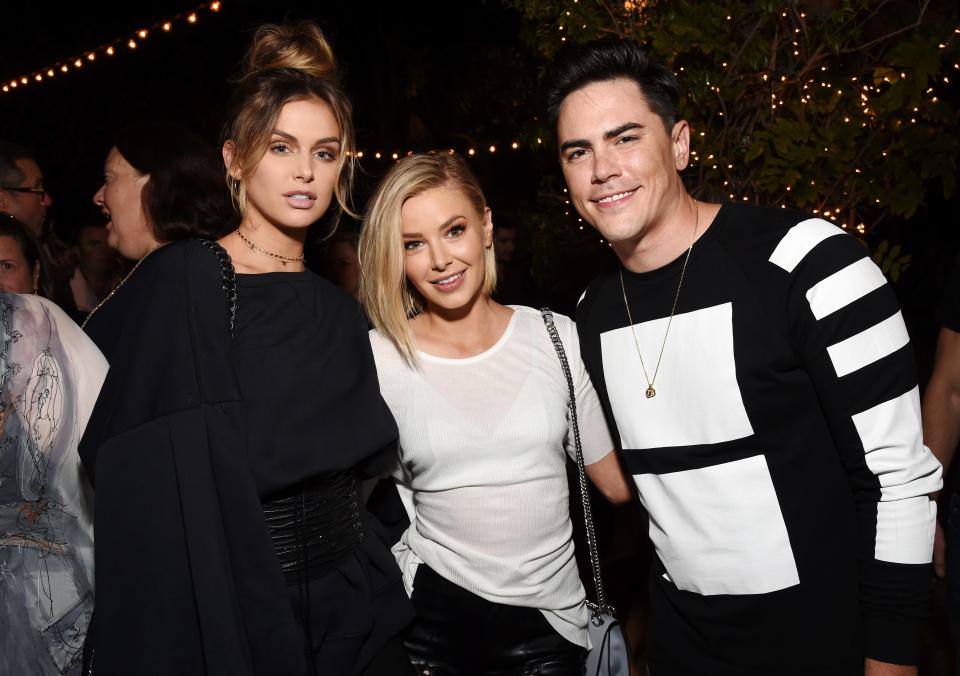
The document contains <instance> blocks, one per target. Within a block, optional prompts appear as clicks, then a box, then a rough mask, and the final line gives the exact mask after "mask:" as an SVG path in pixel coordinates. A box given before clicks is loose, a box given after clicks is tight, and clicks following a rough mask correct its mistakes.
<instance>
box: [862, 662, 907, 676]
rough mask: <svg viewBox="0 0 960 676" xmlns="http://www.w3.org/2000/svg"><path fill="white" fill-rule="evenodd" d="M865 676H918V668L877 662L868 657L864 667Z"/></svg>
mask: <svg viewBox="0 0 960 676" xmlns="http://www.w3.org/2000/svg"><path fill="white" fill-rule="evenodd" d="M863 676H917V668H916V667H908V666H905V665H903V664H890V663H889V662H877V661H876V660H871V659H870V658H869V657H868V658H867V659H866V661H865V662H864V665H863Z"/></svg>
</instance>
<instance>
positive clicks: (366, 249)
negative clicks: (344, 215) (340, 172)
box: [357, 151, 497, 366]
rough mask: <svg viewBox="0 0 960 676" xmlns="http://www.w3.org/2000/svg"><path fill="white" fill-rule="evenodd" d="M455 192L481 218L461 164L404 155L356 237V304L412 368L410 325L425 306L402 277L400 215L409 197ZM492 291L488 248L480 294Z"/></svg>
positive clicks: (493, 267)
mask: <svg viewBox="0 0 960 676" xmlns="http://www.w3.org/2000/svg"><path fill="white" fill-rule="evenodd" d="M441 186H451V187H456V188H458V189H459V190H461V191H463V194H464V195H465V196H466V197H467V199H468V200H469V201H470V204H471V205H472V206H473V208H474V209H476V211H477V213H478V214H479V215H480V216H481V217H482V216H483V214H484V211H486V208H487V200H486V199H485V198H484V196H483V190H482V189H481V188H480V183H479V182H477V179H476V177H475V176H474V175H473V172H472V171H470V167H468V166H467V163H466V162H465V161H464V160H463V158H461V157H459V156H458V155H454V154H451V153H448V152H446V151H444V152H431V153H418V154H414V155H408V156H407V157H404V158H403V159H402V160H400V161H399V162H397V163H396V164H395V165H393V168H392V169H390V171H389V172H387V175H386V176H384V178H383V181H382V182H381V183H380V185H379V187H378V188H377V191H376V192H375V193H374V195H373V197H372V198H371V199H370V204H369V207H368V209H367V215H366V217H365V218H364V220H363V229H362V230H361V232H360V244H359V247H358V250H357V254H358V256H359V258H360V301H361V302H362V303H363V305H364V307H365V308H366V311H367V316H368V317H369V318H370V321H371V322H373V325H374V327H375V328H376V329H377V331H379V332H380V334H381V335H383V336H385V337H387V338H389V339H390V341H391V342H392V343H393V344H394V346H395V347H396V348H397V351H398V352H399V353H400V355H401V356H402V357H403V359H404V361H406V362H407V364H408V365H410V366H416V365H417V364H418V360H417V348H416V342H415V341H414V338H413V332H412V331H411V329H410V319H412V318H413V317H414V316H416V315H417V314H418V313H419V312H421V311H422V310H423V309H424V306H425V304H426V301H425V300H424V298H423V296H422V295H421V294H420V292H419V291H417V289H416V287H414V285H413V284H411V283H410V282H409V281H408V280H407V277H406V274H405V273H404V249H403V236H402V230H401V224H400V210H401V209H402V208H403V205H404V203H406V201H407V200H408V199H410V198H411V197H416V196H417V195H420V194H421V193H424V192H426V191H427V190H430V189H431V188H439V187H441ZM496 286H497V263H496V259H495V258H494V255H493V247H492V246H489V247H486V248H485V249H484V252H483V285H482V286H481V293H483V294H484V295H487V296H489V295H490V294H492V293H493V290H494V289H495V288H496Z"/></svg>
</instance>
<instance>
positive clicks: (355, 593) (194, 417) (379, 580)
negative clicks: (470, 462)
mask: <svg viewBox="0 0 960 676" xmlns="http://www.w3.org/2000/svg"><path fill="white" fill-rule="evenodd" d="M223 158H224V162H225V165H226V180H227V184H228V186H229V188H230V191H231V194H232V197H233V201H234V204H235V206H236V207H237V211H238V212H239V214H240V225H239V227H238V228H237V229H236V230H234V231H232V232H231V233H229V234H227V235H226V236H224V237H222V238H221V239H219V240H218V241H217V242H212V241H209V240H197V239H194V240H188V241H183V242H175V243H171V244H167V245H165V246H163V247H161V248H159V249H157V250H156V251H155V252H154V253H151V254H150V255H149V256H148V257H147V258H146V259H145V260H144V262H143V264H142V265H141V266H140V270H139V271H138V272H137V274H136V275H134V276H133V277H131V278H130V279H129V280H128V281H127V283H126V284H125V285H124V286H123V287H121V288H120V289H119V291H118V292H117V293H116V294H115V295H114V297H113V298H112V299H111V300H110V301H109V302H107V303H106V304H105V305H104V306H103V307H102V308H101V309H100V310H99V312H98V315H97V317H96V319H97V321H96V322H93V323H92V324H91V326H90V330H91V335H92V336H93V337H94V340H95V341H96V342H97V343H98V345H100V346H101V349H102V350H103V351H104V354H105V355H106V357H107V359H108V361H109V362H110V372H109V375H108V377H107V381H106V383H105V385H104V388H103V391H102V393H101V396H100V398H99V400H98V402H97V406H96V408H95V410H94V412H93V415H92V417H91V421H90V424H89V426H88V428H87V433H86V435H85V436H84V439H83V443H82V445H81V453H82V455H83V459H84V463H85V464H86V465H87V467H88V469H89V472H90V474H91V476H92V477H93V479H94V484H95V488H96V491H97V511H96V519H97V520H96V529H97V538H98V540H97V552H96V556H97V566H98V570H97V584H98V588H97V611H96V623H95V631H96V639H95V645H94V646H93V650H92V651H89V652H90V659H89V660H88V665H87V666H88V667H92V673H93V674H101V673H102V674H124V675H125V676H126V675H128V674H147V673H149V674H154V673H156V674H160V673H164V674H178V675H183V674H186V675H192V674H204V675H208V674H224V675H225V676H226V675H228V674H229V675H230V676H233V675H236V674H240V675H261V674H263V675H267V674H269V675H271V676H272V675H275V674H276V675H287V674H294V675H297V676H299V675H301V674H331V675H334V676H337V675H340V674H343V675H344V676H347V675H352V674H366V675H373V674H390V675H395V674H403V673H412V667H411V666H410V663H409V660H408V659H407V657H406V654H405V651H404V649H403V644H402V642H401V640H400V639H399V634H400V632H401V631H402V630H403V628H404V626H405V625H406V624H407V623H408V622H409V620H410V619H411V616H412V611H411V609H410V606H409V602H408V600H407V598H406V594H405V593H404V589H403V585H402V582H401V579H400V572H399V569H398V567H397V565H396V562H395V560H394V559H393V557H392V556H391V554H390V551H389V547H388V545H387V544H385V541H384V540H385V538H384V536H383V534H382V531H381V528H380V527H379V525H378V524H376V522H375V521H374V520H373V519H372V518H371V517H370V516H369V515H368V514H367V513H366V511H365V510H364V508H363V506H362V504H361V501H360V499H359V497H358V495H359V491H358V480H359V479H362V478H364V477H367V476H375V475H378V474H380V473H381V472H382V471H384V468H385V467H386V466H387V464H388V463H389V462H390V459H391V457H392V456H394V454H395V452H396V451H395V446H396V438H397V428H396V424H395V422H394V420H393V418H392V416H391V414H390V411H389V409H388V408H387V406H386V404H385V403H384V401H383V399H382V398H381V396H380V393H379V386H378V382H377V378H376V371H375V368H374V363H373V357H372V354H371V350H370V343H369V340H368V338H367V334H366V321H365V318H364V315H363V314H362V312H361V311H360V309H359V306H358V305H357V304H356V302H355V301H353V299H351V298H350V297H348V296H347V295H346V294H344V293H342V292H341V291H339V290H338V289H336V288H335V287H334V286H333V285H331V284H329V283H328V282H326V281H324V280H323V279H322V278H320V277H319V276H317V275H315V274H314V273H313V272H311V271H309V270H306V269H305V267H304V263H303V246H304V241H305V238H306V234H307V228H308V226H310V225H311V224H312V223H314V222H315V221H317V220H318V219H319V218H320V217H321V216H323V214H324V213H325V212H326V211H327V210H328V207H330V206H331V203H332V202H334V200H335V201H336V204H335V205H334V208H335V209H336V210H337V212H338V214H339V213H340V212H348V213H349V212H350V204H349V194H350V185H351V180H352V175H353V173H352V172H353V159H352V158H353V127H352V122H351V109H350V104H349V101H348V100H347V98H346V96H345V95H344V94H343V91H342V90H341V88H340V85H339V82H338V79H337V70H336V65H335V62H334V58H333V54H332V52H331V50H330V46H329V44H328V43H327V41H326V39H325V37H324V36H323V34H322V32H321V31H320V30H319V29H318V28H317V27H316V26H315V25H313V24H309V23H305V24H297V25H285V26H274V25H266V26H261V27H260V28H259V29H258V30H257V32H256V34H255V35H254V38H253V42H252V45H251V46H250V49H249V51H248V53H247V57H246V60H245V64H244V72H243V75H242V77H241V78H240V80H239V82H238V84H237V87H236V91H235V94H234V97H233V100H232V104H231V107H230V112H229V116H228V120H227V124H226V126H225V130H224V143H223Z"/></svg>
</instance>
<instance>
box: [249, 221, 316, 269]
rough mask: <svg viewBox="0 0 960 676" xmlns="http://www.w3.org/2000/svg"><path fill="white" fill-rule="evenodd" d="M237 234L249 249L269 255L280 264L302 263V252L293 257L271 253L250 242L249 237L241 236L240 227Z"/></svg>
mask: <svg viewBox="0 0 960 676" xmlns="http://www.w3.org/2000/svg"><path fill="white" fill-rule="evenodd" d="M237 234H238V235H240V239H242V240H243V243H244V244H246V245H247V246H248V247H250V250H251V251H256V252H257V253H261V254H263V255H264V256H270V258H275V259H276V260H278V261H280V265H282V266H284V267H286V266H287V263H302V262H303V254H302V253H301V254H300V255H299V256H294V257H292V258H291V257H289V256H281V255H280V254H275V253H273V252H272V251H267V250H266V249H261V248H260V247H258V246H257V245H256V244H254V243H253V242H251V241H250V240H249V239H247V238H246V237H244V236H243V233H242V232H240V228H237Z"/></svg>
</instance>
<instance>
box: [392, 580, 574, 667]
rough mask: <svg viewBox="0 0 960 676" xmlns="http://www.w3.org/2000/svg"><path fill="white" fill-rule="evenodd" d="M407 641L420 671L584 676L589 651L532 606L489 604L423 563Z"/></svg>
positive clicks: (414, 598) (416, 581)
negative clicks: (414, 611)
mask: <svg viewBox="0 0 960 676" xmlns="http://www.w3.org/2000/svg"><path fill="white" fill-rule="evenodd" d="M411 600H412V601H413V606H414V609H415V610H416V619H415V620H414V622H413V625H411V627H410V628H409V630H408V631H407V635H406V639H405V641H404V642H405V644H406V646H407V651H408V652H409V654H410V661H411V662H413V665H414V667H416V669H417V672H418V673H419V674H422V675H423V676H494V675H496V676H537V675H539V676H582V675H583V673H584V659H585V658H586V654H587V651H586V650H585V649H584V648H582V647H580V646H578V645H575V644H573V643H570V642H569V641H568V640H566V639H565V638H563V637H562V636H560V634H558V633H557V632H556V630H554V629H553V627H551V626H550V625H549V624H548V623H547V620H546V619H545V618H544V616H543V613H541V612H540V611H539V610H536V609H534V608H520V607H517V606H507V605H502V604H499V603H492V602H490V601H487V600H486V599H482V598H480V597H479V596H476V595H474V594H471V593H470V592H468V591H466V590H464V589H462V588H460V587H458V586H457V585H455V584H453V583H452V582H449V581H447V580H445V579H443V578H442V577H440V576H439V575H437V574H436V573H435V572H434V571H433V570H431V569H430V568H428V567H427V566H425V565H423V564H421V565H420V567H419V568H418V570H417V577H416V580H415V581H414V589H413V597H412V599H411Z"/></svg>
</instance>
